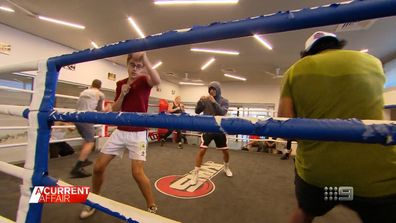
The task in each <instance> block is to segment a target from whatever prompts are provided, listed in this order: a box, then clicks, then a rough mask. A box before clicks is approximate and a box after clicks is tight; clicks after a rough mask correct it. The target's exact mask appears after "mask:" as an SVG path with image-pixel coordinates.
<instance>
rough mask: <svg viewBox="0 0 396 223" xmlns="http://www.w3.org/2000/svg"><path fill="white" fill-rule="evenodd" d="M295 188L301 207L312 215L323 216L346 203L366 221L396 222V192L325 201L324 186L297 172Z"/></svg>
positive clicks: (365, 222)
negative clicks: (388, 194)
mask: <svg viewBox="0 0 396 223" xmlns="http://www.w3.org/2000/svg"><path fill="white" fill-rule="evenodd" d="M295 175H296V176H295V180H294V184H295V190H296V197H297V202H298V206H299V208H301V209H302V210H304V212H305V213H307V214H310V215H312V216H315V217H316V216H322V215H324V214H326V213H327V212H329V211H330V210H331V209H332V208H334V207H335V206H336V205H339V204H341V205H344V206H346V207H348V208H350V209H352V210H354V211H356V212H357V214H358V215H359V217H360V218H361V219H362V221H363V222H364V223H367V222H370V223H371V222H373V223H374V222H381V223H382V222H383V223H388V222H389V223H395V222H396V194H394V195H391V196H386V197H375V198H367V197H359V196H354V197H353V200H352V201H325V199H324V192H325V191H324V188H319V187H316V186H313V185H311V184H308V183H307V182H305V181H304V180H303V179H301V178H300V177H299V176H298V175H297V173H296V174H295Z"/></svg>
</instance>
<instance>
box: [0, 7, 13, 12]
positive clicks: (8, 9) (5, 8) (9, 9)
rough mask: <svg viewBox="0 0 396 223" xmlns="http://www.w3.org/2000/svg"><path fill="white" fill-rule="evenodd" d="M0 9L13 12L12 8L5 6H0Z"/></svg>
mask: <svg viewBox="0 0 396 223" xmlns="http://www.w3.org/2000/svg"><path fill="white" fill-rule="evenodd" d="M0 10H3V11H6V12H15V10H14V9H12V8H8V7H6V6H0Z"/></svg>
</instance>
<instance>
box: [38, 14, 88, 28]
mask: <svg viewBox="0 0 396 223" xmlns="http://www.w3.org/2000/svg"><path fill="white" fill-rule="evenodd" d="M38 18H39V19H41V20H45V21H47V22H53V23H56V24H60V25H64V26H70V27H73V28H76V29H85V26H82V25H78V24H74V23H70V22H65V21H61V20H57V19H52V18H48V17H44V16H41V15H39V16H38Z"/></svg>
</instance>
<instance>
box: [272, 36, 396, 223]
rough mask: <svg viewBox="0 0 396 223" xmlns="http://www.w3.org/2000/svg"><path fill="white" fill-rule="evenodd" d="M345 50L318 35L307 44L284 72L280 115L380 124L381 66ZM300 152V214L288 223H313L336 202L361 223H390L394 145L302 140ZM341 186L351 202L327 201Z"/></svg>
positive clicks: (395, 193) (395, 200)
mask: <svg viewBox="0 0 396 223" xmlns="http://www.w3.org/2000/svg"><path fill="white" fill-rule="evenodd" d="M345 44H346V42H345V41H344V40H339V39H338V37H337V36H336V35H335V34H332V33H327V32H322V31H319V32H315V33H314V34H313V35H312V36H311V37H309V38H308V40H307V41H306V44H305V50H304V51H303V52H302V53H301V57H302V58H301V59H300V60H299V61H297V62H296V63H295V64H293V65H292V66H291V67H290V68H289V69H288V71H287V72H286V73H285V76H284V80H283V86H282V92H281V98H280V102H279V114H278V115H279V116H280V117H290V118H292V117H298V118H313V119H336V118H340V119H349V118H357V119H374V120H381V119H383V96H382V94H383V86H384V82H385V76H384V72H383V69H382V64H381V62H380V61H379V60H378V59H377V58H375V57H374V56H371V55H369V54H366V53H361V52H358V51H351V50H342V48H343V47H344V45H345ZM298 146H299V147H298V150H297V156H296V160H295V165H296V178H295V188H296V197H297V201H298V208H297V209H296V210H295V211H294V213H293V215H292V218H291V222H312V220H313V219H314V218H315V217H316V216H322V215H324V214H326V213H327V212H328V211H330V210H331V209H332V208H333V207H334V206H336V205H338V204H343V205H345V206H347V207H349V208H351V209H352V210H354V211H356V212H357V214H358V215H359V216H360V218H361V219H362V220H363V222H382V223H383V222H389V223H390V222H396V147H391V146H389V147H387V146H382V145H373V144H360V143H345V142H318V141H308V140H300V141H298ZM340 186H348V187H349V188H353V195H354V196H353V200H350V201H338V200H337V201H334V200H333V201H329V200H327V201H326V200H325V197H326V195H327V194H325V192H337V190H336V191H329V190H328V189H329V188H330V187H332V188H334V187H336V188H339V187H340ZM325 188H326V189H327V190H325Z"/></svg>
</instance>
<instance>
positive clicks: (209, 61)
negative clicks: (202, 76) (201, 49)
mask: <svg viewBox="0 0 396 223" xmlns="http://www.w3.org/2000/svg"><path fill="white" fill-rule="evenodd" d="M214 61H215V58H213V57H212V58H211V59H210V60H208V62H206V63H205V64H204V65H203V66H202V67H201V70H205V69H206V68H207V67H209V66H210V65H211V64H212V63H213V62H214Z"/></svg>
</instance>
